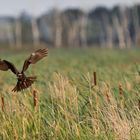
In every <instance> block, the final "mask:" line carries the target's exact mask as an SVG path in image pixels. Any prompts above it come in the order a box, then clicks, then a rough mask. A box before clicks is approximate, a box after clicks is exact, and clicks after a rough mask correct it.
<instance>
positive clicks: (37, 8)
mask: <svg viewBox="0 0 140 140" xmlns="http://www.w3.org/2000/svg"><path fill="white" fill-rule="evenodd" d="M136 3H140V0H0V15H9V16H18V15H19V14H20V13H21V12H23V11H26V12H28V13H29V14H31V15H33V16H36V17H37V16H39V15H41V14H43V13H44V12H47V11H48V10H50V9H51V8H53V7H57V8H58V9H65V8H69V7H71V8H72V7H80V8H82V9H84V10H89V9H91V8H95V7H97V6H107V7H109V8H111V7H112V6H114V5H116V4H120V5H134V4H136Z"/></svg>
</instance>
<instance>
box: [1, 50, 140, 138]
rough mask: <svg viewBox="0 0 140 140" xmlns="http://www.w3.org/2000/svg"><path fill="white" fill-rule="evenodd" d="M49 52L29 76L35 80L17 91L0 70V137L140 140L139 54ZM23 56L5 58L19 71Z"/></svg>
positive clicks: (117, 52)
mask: <svg viewBox="0 0 140 140" xmlns="http://www.w3.org/2000/svg"><path fill="white" fill-rule="evenodd" d="M49 52H50V53H49V57H48V59H46V60H45V59H44V60H43V61H42V62H39V63H38V64H37V65H35V66H34V67H33V68H32V67H31V68H30V69H29V71H28V72H27V75H32V74H36V75H37V76H38V81H37V82H36V83H35V84H34V85H33V87H31V88H30V89H27V90H25V91H23V92H21V93H20V92H19V93H12V92H11V89H12V88H13V86H14V85H15V83H16V79H15V77H14V75H12V74H11V73H10V72H0V75H1V76H0V83H1V84H0V85H1V86H0V89H1V91H0V94H1V109H0V121H1V124H0V130H1V131H0V139H5V140H7V139H8V140H16V139H17V140H19V139H25V140H30V139H31V138H32V139H40V140H46V139H50V140H52V139H54V140H57V139H59V140H66V139H68V140H76V139H78V140H79V139H82V140H83V139H102V140H108V139H116V140H129V139H132V140H137V139H139V138H140V133H139V132H140V110H139V98H140V95H139V91H140V77H139V75H138V74H137V69H136V68H135V64H134V62H136V61H137V64H138V65H139V62H140V58H139V54H138V51H137V50H126V51H120V50H108V51H106V50H102V51H100V50H97V49H86V50H84V49H83V50H78V49H76V50H74V51H73V50H69V53H68V52H67V50H50V51H49ZM99 53H100V55H101V56H102V57H98V56H99ZM27 54H28V53H21V54H20V55H17V56H16V55H14V57H15V58H14V57H13V55H12V53H11V55H10V54H9V56H8V57H7V59H8V60H11V61H14V62H15V63H16V64H17V66H18V67H20V66H22V61H23V60H24V58H26V55H27ZM132 55H134V57H132ZM1 57H3V58H4V56H2V55H1ZM130 58H131V59H130Z"/></svg>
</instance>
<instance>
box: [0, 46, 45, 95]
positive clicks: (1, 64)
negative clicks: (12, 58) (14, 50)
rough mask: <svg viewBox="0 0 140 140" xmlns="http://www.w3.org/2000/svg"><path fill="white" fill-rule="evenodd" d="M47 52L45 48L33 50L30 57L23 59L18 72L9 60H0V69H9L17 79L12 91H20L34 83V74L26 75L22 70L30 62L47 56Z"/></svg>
mask: <svg viewBox="0 0 140 140" xmlns="http://www.w3.org/2000/svg"><path fill="white" fill-rule="evenodd" d="M47 54H48V49H47V48H46V49H39V50H37V51H35V52H34V53H32V54H31V55H30V57H29V58H27V59H26V60H25V62H24V65H23V68H22V71H21V72H19V71H18V70H17V69H16V67H15V66H14V65H13V64H12V63H11V62H9V61H7V60H0V70H2V71H7V70H9V69H10V70H11V71H12V72H13V73H14V74H15V75H16V76H17V79H18V81H17V84H16V86H15V87H14V89H13V90H12V91H14V92H16V91H17V92H18V91H21V90H23V89H26V88H28V87H30V86H31V85H32V84H33V83H34V81H35V80H36V76H31V77H26V76H25V74H24V72H25V71H26V70H27V69H28V67H29V66H30V64H35V63H37V62H38V61H39V60H41V59H42V58H43V57H45V56H47Z"/></svg>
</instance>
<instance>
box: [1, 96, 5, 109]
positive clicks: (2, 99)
mask: <svg viewBox="0 0 140 140" xmlns="http://www.w3.org/2000/svg"><path fill="white" fill-rule="evenodd" d="M4 106H5V103H4V97H1V109H2V111H3V112H4Z"/></svg>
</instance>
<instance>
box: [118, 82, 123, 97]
mask: <svg viewBox="0 0 140 140" xmlns="http://www.w3.org/2000/svg"><path fill="white" fill-rule="evenodd" d="M119 95H120V96H121V97H122V96H123V89H122V85H121V84H119Z"/></svg>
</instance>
